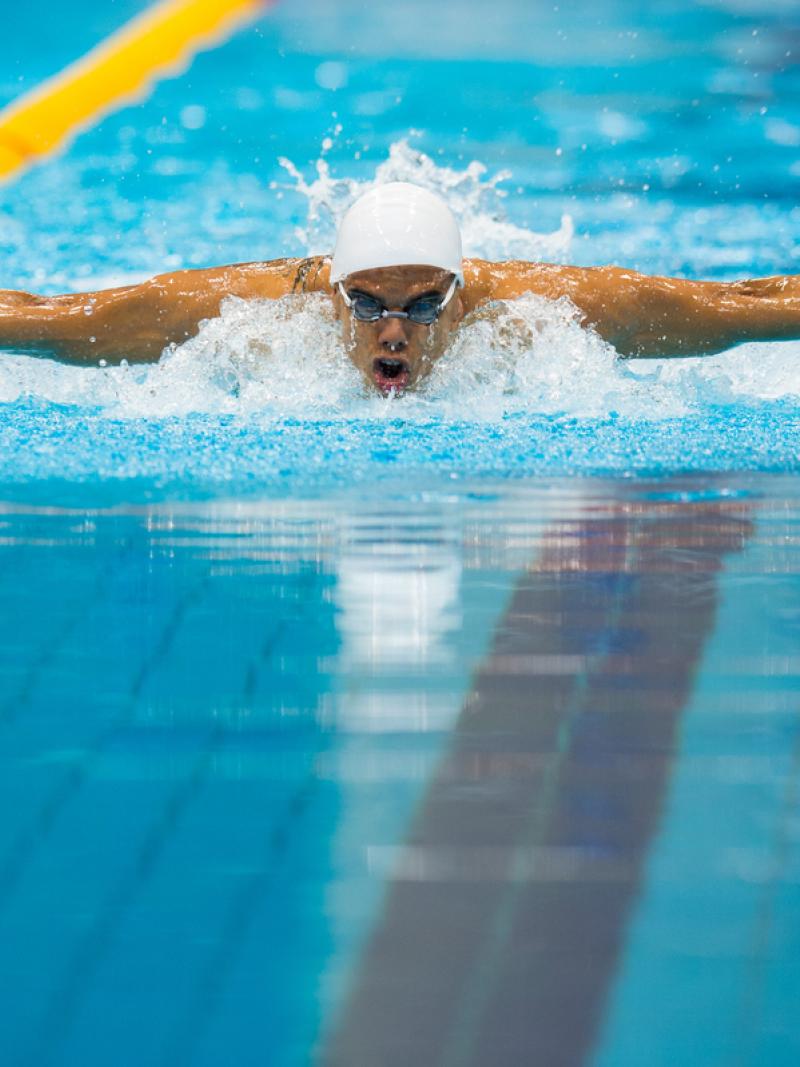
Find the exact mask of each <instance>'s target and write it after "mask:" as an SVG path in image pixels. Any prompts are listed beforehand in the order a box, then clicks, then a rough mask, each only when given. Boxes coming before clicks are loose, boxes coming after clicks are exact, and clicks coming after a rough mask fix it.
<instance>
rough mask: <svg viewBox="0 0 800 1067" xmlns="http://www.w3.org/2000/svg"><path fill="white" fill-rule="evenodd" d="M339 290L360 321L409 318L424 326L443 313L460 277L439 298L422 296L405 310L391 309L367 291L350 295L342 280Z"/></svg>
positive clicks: (454, 279)
mask: <svg viewBox="0 0 800 1067" xmlns="http://www.w3.org/2000/svg"><path fill="white" fill-rule="evenodd" d="M338 284H339V292H340V293H341V294H342V300H344V302H345V304H346V306H347V307H348V308H350V310H351V311H352V312H353V316H354V317H355V318H357V319H358V321H359V322H378V321H379V320H380V319H408V320H409V321H410V322H417V323H419V324H420V325H422V326H430V325H431V323H433V322H435V321H436V320H437V319H438V318H439V316H440V315H441V313H442V310H443V309H444V308H445V307H446V306H447V304H449V302H450V301H451V300H452V298H453V293H454V292H455V291H456V286H457V285H458V278H453V280H452V282H451V283H450V288H449V289H448V290H447V292H446V293H445V295H444V296H443V297H442V298H441V300H440V299H439V297H434V296H421V297H420V298H419V299H418V300H412V301H411V303H410V304H408V306H407V307H406V309H405V311H389V309H388V308H387V307H386V305H385V304H382V303H381V302H380V300H378V299H377V297H374V296H367V294H366V293H353V295H352V296H349V295H348V293H347V292H345V288H344V286H343V285H342V283H341V282H339V283H338Z"/></svg>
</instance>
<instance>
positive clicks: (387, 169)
mask: <svg viewBox="0 0 800 1067" xmlns="http://www.w3.org/2000/svg"><path fill="white" fill-rule="evenodd" d="M280 163H281V165H282V166H283V167H284V169H285V170H286V171H287V172H288V174H289V175H290V176H291V178H292V179H293V182H294V184H293V186H292V187H293V188H294V189H295V190H296V191H297V192H299V193H301V194H302V195H303V196H304V197H305V198H306V200H307V202H308V218H307V222H306V225H305V226H302V227H300V228H299V229H298V231H297V237H298V239H299V240H300V241H301V242H302V243H303V244H304V245H305V246H306V247H307V248H308V251H309V254H312V253H329V252H330V251H331V249H332V248H333V243H334V240H335V237H336V231H337V228H338V226H339V223H340V222H341V220H342V216H343V215H344V213H345V212H346V211H347V209H348V208H349V207H350V205H351V204H352V203H353V202H354V201H355V200H356V199H358V197H359V196H362V195H363V194H364V193H366V192H368V191H369V190H370V189H373V188H375V186H377V185H384V184H385V183H386V182H413V183H414V184H415V185H421V186H423V187H424V188H425V189H430V190H431V191H432V192H434V193H438V194H439V195H440V196H442V197H444V199H445V200H447V202H448V204H449V205H450V207H451V208H452V210H453V213H454V214H455V216H456V218H457V219H458V222H459V226H460V227H461V236H462V239H463V243H464V255H465V256H481V257H483V258H485V259H529V260H546V261H550V262H562V261H563V260H564V259H565V258H566V256H567V253H568V251H569V247H570V243H571V241H572V237H573V233H574V228H573V225H572V219H571V218H570V217H569V215H564V216H562V219H561V226H560V227H559V228H558V230H556V231H555V232H554V233H535V232H534V231H533V230H526V229H524V228H523V227H520V226H515V225H514V224H513V223H511V222H509V221H508V220H507V219H506V218H505V213H504V211H503V203H502V202H503V198H504V197H505V195H506V194H505V191H504V190H502V189H499V188H498V186H499V185H500V183H501V182H504V181H506V180H507V179H508V178H510V177H511V172H510V171H508V170H500V171H498V172H497V173H496V174H495V175H494V176H491V177H486V174H487V168H486V166H485V165H484V164H483V163H481V162H480V161H479V160H473V161H472V162H471V163H469V164H468V165H467V166H466V167H465V168H464V169H463V170H454V169H452V168H451V167H440V166H438V165H437V164H436V163H434V161H433V160H432V159H431V158H430V157H429V156H427V155H425V153H424V152H420V151H418V150H417V149H415V148H413V147H412V146H411V145H410V144H409V143H408V141H407V140H405V139H404V140H401V141H397V142H396V143H395V144H393V145H392V146H391V148H390V149H389V157H388V159H386V160H384V162H383V163H381V164H379V165H378V167H377V168H376V170H375V177H374V178H373V179H372V180H371V181H358V180H356V179H355V178H348V177H341V178H337V177H334V176H333V175H332V174H331V170H330V166H329V164H328V162H327V160H326V159H325V155H324V152H323V154H322V155H321V156H320V158H319V159H318V160H317V163H316V168H315V170H316V177H315V178H314V179H313V180H312V181H310V182H307V181H306V180H305V178H304V177H303V175H302V174H301V172H300V171H299V170H298V168H297V167H296V166H295V165H294V163H292V162H291V160H289V159H286V158H285V157H282V158H281V159H280Z"/></svg>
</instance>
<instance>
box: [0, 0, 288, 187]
mask: <svg viewBox="0 0 800 1067" xmlns="http://www.w3.org/2000/svg"><path fill="white" fill-rule="evenodd" d="M273 3H275V0H160V2H159V3H156V4H154V5H153V6H152V7H150V8H148V9H147V10H146V11H144V12H142V14H140V15H137V16H136V17H135V18H133V19H131V20H130V21H129V22H127V23H126V24H125V25H124V26H122V27H121V28H120V29H119V30H117V31H115V32H114V33H112V34H111V35H110V36H109V37H107V38H106V39H105V40H104V41H102V42H101V43H100V44H98V45H97V46H96V47H94V48H92V49H91V50H90V51H89V52H87V53H86V54H85V55H84V56H82V57H81V59H79V60H77V61H76V62H75V63H71V64H70V65H69V66H68V67H66V68H65V69H64V70H62V71H61V72H60V73H58V74H56V75H55V76H54V77H52V78H48V79H47V80H46V81H44V82H42V83H41V84H40V85H38V86H36V88H34V89H32V90H31V91H30V92H29V93H25V94H24V95H23V96H21V97H19V98H18V99H17V100H14V101H12V102H11V103H10V104H9V105H8V106H7V107H5V108H4V109H3V110H2V111H0V181H3V180H8V179H9V178H11V177H14V176H15V175H17V174H18V173H20V172H21V171H22V170H24V169H25V168H26V167H28V166H30V165H31V164H32V163H35V162H36V161H37V160H40V159H42V158H44V157H46V156H49V155H51V154H52V153H54V152H56V151H57V150H58V149H59V148H60V147H61V146H62V145H64V144H65V143H66V142H68V141H70V140H71V139H72V138H73V137H74V136H75V135H76V134H77V133H79V132H80V131H81V130H85V129H87V128H88V127H89V126H92V125H94V124H95V123H96V122H97V121H98V119H100V118H101V117H103V116H104V115H107V114H108V113H109V112H111V111H113V110H115V109H116V108H118V107H121V106H124V105H126V104H130V103H132V102H134V101H135V100H137V99H141V98H142V97H143V96H144V95H146V94H147V92H148V91H149V89H150V88H151V87H152V85H153V83H154V82H155V81H156V80H157V79H159V78H162V77H169V76H174V75H176V74H180V73H182V72H183V71H184V70H185V69H186V68H187V67H188V65H189V63H190V62H191V60H192V58H193V57H194V55H195V53H196V52H198V51H200V50H202V49H204V48H211V47H213V46H214V45H216V44H220V43H221V42H222V41H224V40H226V39H227V38H228V37H229V36H230V35H231V34H232V33H233V32H234V31H235V30H236V29H238V28H239V27H240V26H242V25H243V24H244V23H246V22H248V21H250V20H252V19H255V18H257V17H258V16H259V15H262V14H263V13H264V9H265V8H267V7H270V6H272V4H273Z"/></svg>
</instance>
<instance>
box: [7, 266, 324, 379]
mask: <svg viewBox="0 0 800 1067" xmlns="http://www.w3.org/2000/svg"><path fill="white" fill-rule="evenodd" d="M321 262H322V261H319V263H317V260H316V258H315V259H313V260H287V259H281V260H273V261H271V262H268V263H240V264H235V265H234V266H229V267H216V268H211V269H209V270H185V271H176V272H175V273H172V274H162V275H160V276H158V277H156V278H151V279H150V280H149V281H146V282H142V283H141V284H139V285H126V286H122V287H120V288H117V289H103V290H98V291H97V292H91V293H69V294H66V295H62V296H34V295H32V294H31V293H22V292H16V291H14V290H0V348H9V349H13V350H14V351H16V352H23V353H26V354H29V355H44V356H50V357H52V358H54V359H59V360H62V361H64V362H66V363H76V364H81V365H84V366H90V365H92V364H97V363H100V362H104V363H109V364H115V363H121V362H122V361H123V360H127V361H128V362H129V363H152V362H155V361H156V360H158V358H159V357H160V356H161V354H162V352H163V351H164V350H165V349H166V348H167V347H168V346H170V345H175V344H182V343H183V342H184V341H186V340H187V339H188V338H190V337H193V336H194V335H195V334H196V333H197V330H198V329H199V327H200V324H201V323H202V322H203V321H204V320H205V319H210V318H214V317H216V316H217V315H219V310H220V304H221V302H222V301H223V300H224V299H225V297H227V296H239V297H242V298H243V299H264V298H268V299H277V298H278V297H281V296H284V295H286V294H287V293H290V292H292V291H293V290H294V289H295V288H296V287H297V284H298V282H297V279H298V278H299V277H300V275H301V274H302V282H303V284H302V288H303V289H304V290H305V291H311V290H313V289H314V288H316V286H315V285H312V284H308V279H309V276H310V274H313V278H312V281H313V280H314V279H315V278H316V277H317V276H319V287H322V285H324V281H325V279H324V278H322V273H323V270H322V267H321ZM308 264H312V267H313V266H314V265H316V273H315V274H314V272H313V270H311V271H310V269H309V268H308Z"/></svg>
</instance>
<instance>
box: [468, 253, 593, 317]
mask: <svg viewBox="0 0 800 1067" xmlns="http://www.w3.org/2000/svg"><path fill="white" fill-rule="evenodd" d="M591 273H592V268H586V267H568V266H562V265H561V264H559V263H533V262H530V261H528V260H521V259H509V260H503V261H494V260H489V259H465V260H464V283H465V286H464V294H463V300H464V303H465V304H466V309H467V310H468V311H469V310H472V308H474V307H477V306H478V305H479V304H482V303H484V302H486V301H487V300H514V299H516V297H518V296H522V295H523V293H533V294H535V295H536V296H543V297H545V298H546V299H548V300H558V299H559V297H562V296H568V297H570V298H574V296H575V295H576V293H577V292H578V291H579V290H580V289H581V288H583V287H585V285H586V284H587V282H589V281H590V276H591Z"/></svg>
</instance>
